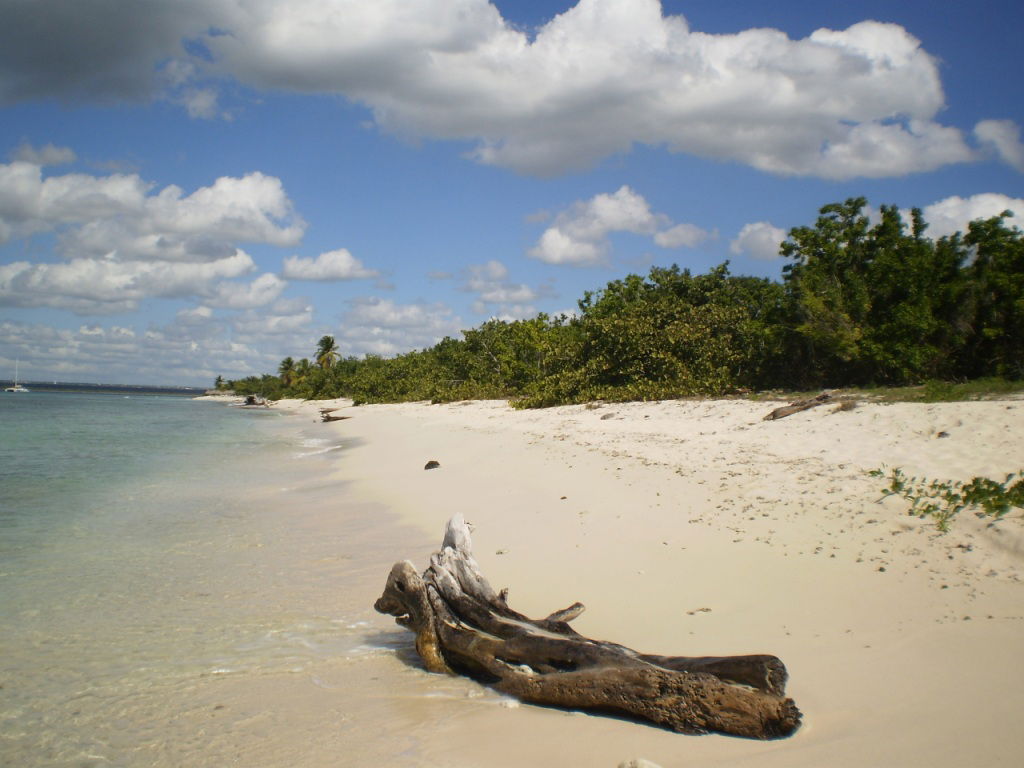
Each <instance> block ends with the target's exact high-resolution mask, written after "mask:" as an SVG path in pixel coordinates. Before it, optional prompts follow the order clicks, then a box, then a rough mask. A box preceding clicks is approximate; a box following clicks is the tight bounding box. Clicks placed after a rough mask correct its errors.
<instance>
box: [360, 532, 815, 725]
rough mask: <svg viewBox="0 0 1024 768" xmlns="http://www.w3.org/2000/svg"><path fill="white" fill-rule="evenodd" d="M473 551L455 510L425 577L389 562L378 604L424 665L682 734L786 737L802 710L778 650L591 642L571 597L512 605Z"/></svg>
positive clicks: (538, 699) (525, 696)
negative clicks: (532, 608) (535, 611)
mask: <svg viewBox="0 0 1024 768" xmlns="http://www.w3.org/2000/svg"><path fill="white" fill-rule="evenodd" d="M507 596H508V590H502V591H501V593H500V594H499V593H495V592H494V590H493V589H492V588H491V586H490V584H489V583H488V582H487V579H485V578H484V576H483V575H482V574H481V573H480V569H479V566H478V565H477V563H476V561H475V560H474V559H473V554H472V544H471V541H470V536H469V528H468V526H467V525H466V522H465V520H463V518H462V515H455V516H454V517H452V519H451V520H449V521H448V525H447V528H446V530H445V536H444V542H443V543H442V545H441V551H440V552H437V553H435V554H434V555H432V556H431V558H430V567H429V568H428V569H427V570H426V571H424V572H423V575H422V576H421V575H420V574H418V573H417V572H416V569H415V567H414V566H413V564H412V563H410V562H409V561H404V562H399V563H395V565H394V567H392V569H391V573H390V575H389V576H388V580H387V584H386V586H385V587H384V593H383V594H382V595H381V596H380V598H379V599H378V600H377V602H376V603H375V604H374V608H375V609H376V610H377V611H379V612H380V613H387V614H390V615H392V616H395V617H396V619H395V620H396V621H397V623H398V624H400V625H401V626H403V627H406V628H407V629H410V630H411V631H413V632H414V633H415V634H416V650H417V652H418V653H419V655H420V658H421V659H422V660H423V663H424V665H425V666H426V668H427V669H428V670H429V671H431V672H445V673H449V674H452V673H459V674H465V675H467V676H469V677H472V678H474V679H476V680H479V681H480V682H482V683H485V684H487V685H490V686H491V687H493V688H495V689H497V690H499V691H502V692H504V693H507V694H511V695H512V696H516V697H517V698H520V699H522V700H523V701H527V702H532V703H535V704H545V705H550V706H556V707H566V708H573V709H576V708H580V709H591V710H598V711H603V712H608V713H613V714H618V715H625V716H632V717H635V718H637V719H641V720H648V721H651V722H653V723H656V724H658V725H661V726H663V727H665V728H669V729H671V730H674V731H679V732H682V733H706V732H708V731H718V732H721V733H728V734H733V735H736V736H745V737H748V738H756V739H768V738H776V737H780V736H788V735H790V734H791V733H793V732H794V731H795V730H796V729H797V728H798V727H799V725H800V717H801V715H800V711H799V710H798V709H797V708H796V705H795V704H794V703H793V701H792V699H788V698H786V697H785V695H784V694H785V685H786V677H787V674H786V668H785V666H784V665H783V663H782V662H781V661H780V660H779V659H778V658H776V657H775V656H768V655H752V656H725V657H715V656H699V657H687V656H654V655H649V654H641V653H637V652H636V651H633V650H631V649H629V648H626V647H624V646H621V645H616V644H615V643H608V642H602V641H598V640H591V639H589V638H586V637H584V636H583V635H580V634H578V633H577V632H576V631H575V630H573V629H572V628H571V627H570V626H569V624H568V622H570V621H572V620H573V619H575V618H576V617H577V616H579V615H580V614H581V613H582V612H583V610H584V608H583V605H582V604H581V603H575V604H573V605H571V606H569V607H568V608H565V609H563V610H561V611H556V612H554V613H552V614H551V615H549V616H548V617H547V618H544V619H529V618H527V617H526V616H523V615H522V614H520V613H517V612H515V611H513V610H512V609H511V608H509V606H508V603H507V600H506V598H507Z"/></svg>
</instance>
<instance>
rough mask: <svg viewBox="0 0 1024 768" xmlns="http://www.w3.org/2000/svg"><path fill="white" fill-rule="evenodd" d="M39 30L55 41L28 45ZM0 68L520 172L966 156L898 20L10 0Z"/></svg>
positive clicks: (478, 6) (214, 1) (625, 3)
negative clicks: (795, 30)
mask: <svg viewBox="0 0 1024 768" xmlns="http://www.w3.org/2000/svg"><path fill="white" fill-rule="evenodd" d="M9 5H11V4H9ZM137 6H138V7H137ZM39 30H46V37H47V51H53V52H57V53H59V54H60V55H48V56H43V55H41V54H40V52H39V48H38V37H39V34H40V33H39ZM183 40H189V41H192V42H193V43H196V42H198V43H201V44H202V45H204V46H205V48H206V51H205V52H203V53H202V54H199V53H197V54H189V53H187V52H186V50H185V46H184V45H183V44H182V41H183ZM194 49H195V46H193V50H194ZM207 53H208V55H207ZM0 73H2V74H0V103H3V102H6V103H13V102H17V101H19V100H24V99H40V98H53V97H57V98H67V97H77V98H89V99H96V100H101V101H102V100H110V99H138V98H145V97H147V96H153V95H155V94H156V93H157V92H158V91H159V89H161V88H163V89H170V90H171V94H172V98H173V99H176V100H178V101H180V102H181V103H183V104H184V105H185V106H186V108H187V109H189V110H190V112H191V113H192V114H194V115H196V116H199V117H209V116H214V115H215V113H216V112H217V110H218V107H217V96H216V94H215V93H214V90H215V89H216V88H217V87H218V86H219V85H221V84H222V83H223V82H224V81H225V80H227V79H228V78H233V79H234V80H235V81H238V82H241V83H243V84H245V85H247V86H251V87H253V88H257V89H260V88H266V89H275V90H286V91H292V92H305V93H332V94H340V95H343V96H345V97H346V98H348V99H349V100H351V101H353V102H357V103H360V104H363V105H365V106H366V107H367V108H368V109H369V110H370V111H371V113H372V115H373V119H374V121H375V122H376V124H377V125H379V126H380V127H382V128H383V129H384V130H387V131H390V132H393V133H395V134H398V135H402V136H411V137H431V138H436V139H450V140H457V141H468V142H471V143H472V149H471V150H470V152H469V155H470V156H471V157H473V158H475V159H476V160H477V161H479V162H482V163H487V164H493V165H499V166H503V167H507V168H512V169H515V170H516V171H519V172H523V173H530V174H538V175H553V174H558V173H562V172H565V171H568V170H573V169H581V168H586V167H589V166H592V165H594V164H595V163H597V162H599V161H600V160H602V159H603V158H606V157H608V156H609V155H613V154H617V153H624V152H628V151H630V149H631V147H633V146H634V145H635V144H645V145H648V146H652V147H665V148H667V149H668V150H669V151H671V152H681V153H687V154H693V155H698V156H702V157H708V158H715V159H719V160H727V161H733V162H738V163H744V164H747V165H750V166H753V167H755V168H759V169H762V170H765V171H769V172H772V173H778V174H796V175H810V176H820V177H826V178H849V177H854V176H868V177H886V176H898V175H903V174H907V173H912V172H917V171H927V170H931V169H934V168H938V167H940V166H942V165H946V164H949V163H957V162H968V161H971V160H974V159H975V158H976V153H975V152H974V150H973V149H972V148H971V147H969V146H968V145H967V143H966V142H965V141H964V138H963V136H962V135H961V133H960V131H959V130H957V129H955V128H951V127H948V126H943V125H941V124H940V123H938V122H937V121H936V117H937V115H938V114H939V113H940V112H941V110H942V109H943V108H944V106H945V97H944V93H943V88H942V83H941V79H940V75H939V67H938V64H937V61H936V59H935V58H934V57H933V56H932V55H931V54H929V53H928V52H927V51H925V50H924V49H923V48H922V46H921V43H920V41H919V40H917V39H916V38H915V37H914V36H913V35H911V34H910V33H909V32H908V31H907V30H906V29H904V28H903V27H901V26H899V25H896V24H887V23H881V22H877V21H862V22H860V23H857V24H854V25H852V26H850V27H849V28H847V29H839V30H832V29H818V30H816V31H814V32H813V33H811V34H810V35H809V36H807V37H805V38H798V39H793V38H790V37H789V36H788V35H787V34H786V33H784V32H782V31H779V30H774V29H747V30H741V31H738V32H735V33H731V34H708V33H704V32H701V31H700V30H697V29H693V28H691V26H690V24H689V23H688V21H687V20H686V18H685V17H684V16H681V15H666V14H665V12H664V10H663V8H662V5H661V3H660V2H659V0H579V2H577V3H576V4H575V5H573V6H572V7H569V8H568V9H566V10H565V11H564V12H563V13H561V14H559V15H558V16H556V17H555V18H553V19H551V20H550V21H549V22H548V23H547V24H545V25H543V26H542V27H540V28H539V29H537V30H536V31H535V34H532V35H531V34H528V33H527V32H524V31H522V30H520V29H518V28H517V27H516V26H515V25H513V24H511V23H510V22H508V21H507V20H506V19H504V18H503V17H502V15H501V12H500V11H499V9H498V8H497V7H496V6H495V5H494V4H492V3H491V2H488V0H375V2H360V1H359V0H292V2H289V3H276V2H269V0H204V1H203V2H199V0H180V1H179V2H172V1H171V0H163V1H160V0H155V1H154V2H150V3H145V4H143V5H142V6H139V5H138V4H131V3H129V4H125V3H118V2H114V0H93V2H90V3H89V5H88V12H86V11H84V10H83V6H82V4H81V3H31V4H29V3H15V4H13V6H11V7H10V8H8V9H7V12H6V13H5V24H4V25H3V26H2V27H0ZM158 75H159V76H158ZM984 133H985V130H984V129H983V130H982V134H984ZM979 138H981V139H982V140H988V139H986V138H985V136H984V135H981V136H980V137H979ZM551 247H556V246H555V244H554V243H552V244H551Z"/></svg>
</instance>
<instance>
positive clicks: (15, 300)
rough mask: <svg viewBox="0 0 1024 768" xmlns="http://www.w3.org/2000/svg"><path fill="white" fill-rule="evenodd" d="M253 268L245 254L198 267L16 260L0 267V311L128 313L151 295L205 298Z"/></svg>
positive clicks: (162, 264) (193, 264)
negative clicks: (48, 309)
mask: <svg viewBox="0 0 1024 768" xmlns="http://www.w3.org/2000/svg"><path fill="white" fill-rule="evenodd" d="M254 267H255V265H254V264H253V261H252V257H250V256H249V254H247V253H245V252H244V251H236V252H235V253H234V254H233V255H231V256H229V257H227V258H224V259H218V260H216V261H209V262H202V263H195V262H185V263H173V262H160V261H116V260H110V259H91V258H85V259H73V260H71V261H68V262H63V263H57V264H49V263H44V264H33V263H30V262H27V261H15V262H12V263H10V264H5V265H0V307H3V306H7V307H54V308H58V309H67V310H70V311H72V312H75V313H77V314H82V315H89V314H97V315H102V314H113V313H117V312H129V311H133V310H135V309H137V308H138V306H139V302H141V301H142V300H143V299H146V298H149V297H157V298H187V297H193V296H199V295H204V294H206V293H208V292H209V290H210V285H211V284H214V283H216V282H218V281H221V280H225V279H231V278H236V277H240V276H242V275H245V274H247V273H248V272H251V271H252V270H253V269H254ZM275 279H276V278H275Z"/></svg>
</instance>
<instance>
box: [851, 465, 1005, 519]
mask: <svg viewBox="0 0 1024 768" xmlns="http://www.w3.org/2000/svg"><path fill="white" fill-rule="evenodd" d="M868 474H869V475H870V476H871V477H884V478H888V480H889V485H888V486H887V487H885V488H883V489H882V493H883V494H884V495H883V496H882V498H888V497H889V496H899V497H901V498H904V499H906V500H907V501H909V502H910V509H908V510H907V514H908V515H916V516H917V517H921V518H923V517H931V518H932V519H934V520H935V527H936V528H938V529H939V530H940V531H941V532H943V533H945V532H946V531H948V530H949V523H950V521H951V520H952V519H953V518H954V517H956V516H957V515H958V514H960V512H961V511H963V510H965V509H969V508H974V509H976V510H977V512H976V514H977V515H978V517H985V516H988V517H992V518H994V519H996V520H998V519H1000V518H1001V517H1003V515H1005V514H1006V513H1007V512H1009V511H1010V510H1011V509H1013V508H1014V507H1018V508H1024V470H1020V471H1018V472H1016V473H1011V474H1009V475H1007V476H1006V479H1005V480H1004V481H1003V482H1001V483H1000V482H998V481H996V480H992V479H991V478H988V477H976V478H974V479H973V480H971V481H969V482H963V481H961V480H929V479H928V478H926V477H922V478H917V477H907V476H906V475H905V474H904V472H903V470H902V469H900V468H899V467H893V468H892V469H889V470H887V469H886V468H885V467H884V466H882V467H880V468H878V469H873V470H871V471H870V472H869V473H868ZM1014 478H1017V481H1016V482H1014Z"/></svg>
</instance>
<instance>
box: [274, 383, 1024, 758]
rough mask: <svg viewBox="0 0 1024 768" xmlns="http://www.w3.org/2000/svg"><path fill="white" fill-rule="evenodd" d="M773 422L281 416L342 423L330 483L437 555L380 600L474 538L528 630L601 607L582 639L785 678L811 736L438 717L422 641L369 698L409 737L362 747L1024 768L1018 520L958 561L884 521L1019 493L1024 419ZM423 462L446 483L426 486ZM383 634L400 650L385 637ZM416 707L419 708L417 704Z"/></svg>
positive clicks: (755, 407)
mask: <svg viewBox="0 0 1024 768" xmlns="http://www.w3.org/2000/svg"><path fill="white" fill-rule="evenodd" d="M778 405H780V403H777V402H765V401H762V402H754V401H749V400H711V401H705V400H692V401H691V400H682V401H668V402H659V403H630V404H604V405H599V406H596V407H595V406H566V407H559V408H551V409H545V410H536V411H516V410H513V409H511V408H510V407H509V406H508V405H507V404H506V403H505V402H498V401H492V402H473V403H455V404H450V405H427V404H405V405H377V406H360V407H351V404H350V403H348V402H347V401H333V402H331V403H324V402H306V403H302V402H298V401H283V402H281V403H278V404H277V405H276V406H275V407H277V408H281V409H287V410H293V411H295V412H296V414H297V415H298V417H299V418H302V419H308V420H309V421H310V422H313V421H316V420H317V416H318V413H317V410H318V409H319V408H322V407H337V408H340V409H342V410H339V411H338V412H337V413H336V414H335V415H344V416H348V417H350V418H346V419H344V420H341V421H336V422H333V423H330V424H321V425H317V426H315V427H314V426H312V424H311V425H310V428H311V429H313V430H314V431H316V430H322V431H323V432H324V434H330V435H334V436H336V437H337V438H338V439H340V440H341V442H342V444H343V449H342V450H341V451H338V452H336V453H335V454H334V456H335V457H336V458H335V460H334V466H335V467H336V476H335V477H334V478H332V480H333V481H337V482H339V483H344V485H345V498H346V499H349V500H352V501H356V502H362V501H366V502H374V503H376V504H379V505H381V506H380V508H381V509H386V510H387V511H389V512H392V513H395V514H397V515H398V516H399V518H400V520H401V521H402V522H403V523H404V524H405V526H406V527H407V528H409V529H410V530H412V531H418V532H420V533H421V534H422V540H421V541H422V543H421V545H419V548H418V549H417V548H416V547H414V548H413V550H412V551H411V550H410V549H409V548H408V547H409V541H413V540H415V539H416V536H411V537H406V540H405V543H404V546H405V547H406V548H405V549H402V548H400V547H399V546H398V544H397V543H396V547H395V549H394V552H393V557H390V559H388V560H387V561H385V562H380V564H379V568H376V569H375V568H369V569H367V571H366V578H367V583H366V584H363V585H360V587H359V590H360V591H361V592H364V593H366V595H367V597H368V598H369V599H371V600H372V597H370V596H371V595H372V596H373V597H375V596H376V595H377V594H379V592H380V589H382V588H383V585H384V581H385V578H386V576H387V573H388V570H389V569H390V566H391V564H392V562H393V561H396V560H404V559H409V560H412V561H413V562H414V563H415V564H416V565H417V567H418V568H424V567H426V565H427V560H428V557H429V554H430V552H431V551H433V550H435V549H436V548H437V547H438V546H439V544H440V540H441V536H442V533H443V528H444V524H445V521H446V520H447V519H448V518H449V517H450V516H451V515H452V514H454V513H456V512H461V513H463V514H464V515H465V517H466V519H467V520H469V521H470V522H471V523H472V524H473V526H474V544H475V554H476V557H477V560H478V561H479V563H480V565H481V568H482V570H483V572H484V574H485V575H487V576H488V578H489V579H490V580H491V582H492V584H493V585H494V587H495V588H501V587H506V586H507V587H509V589H510V595H509V603H510V605H511V606H512V607H514V608H515V609H516V610H518V611H520V612H522V613H525V614H527V615H529V616H535V617H541V616H545V615H547V614H548V613H550V612H551V611H553V610H555V609H559V608H563V607H565V606H567V605H569V604H570V603H572V602H573V601H575V600H580V601H582V602H583V603H584V604H585V605H586V606H587V611H586V612H585V613H584V614H583V615H582V616H581V617H580V618H579V619H577V620H576V621H575V622H574V623H573V626H574V627H575V628H576V629H577V630H578V631H579V632H581V633H582V634H584V635H587V636H589V637H593V638H597V639H603V640H612V641H616V642H619V643H622V644H624V645H627V646H630V647H632V648H635V649H637V650H640V651H643V652H647V653H661V654H677V655H704V654H716V655H724V654H745V653H773V654H776V655H778V656H779V657H780V658H781V659H782V660H783V661H784V662H785V663H786V665H787V667H788V668H789V672H790V683H789V686H788V694H789V695H790V696H792V697H793V698H794V699H795V701H796V703H797V705H798V706H799V707H800V708H801V710H802V711H803V713H804V724H803V726H802V728H801V730H800V731H798V732H797V734H796V735H795V736H793V737H792V738H789V739H784V740H780V741H772V742H755V741H746V740H741V739H735V738H728V737H723V736H718V735H709V736H686V735H679V734H675V733H671V732H668V731H665V730H661V729H659V728H656V727H652V726H647V725H643V724H638V723H634V722H627V721H623V720H619V719H616V718H611V717H604V716H594V715H582V714H572V713H565V712H562V711H557V710H551V709H545V708H541V707H535V706H530V705H525V704H524V705H522V706H517V704H516V703H515V702H510V701H505V700H503V699H502V697H500V696H497V695H496V694H493V693H488V692H486V691H484V690H483V689H481V688H480V687H479V686H477V685H476V684H475V683H473V682H471V681H468V680H462V679H459V680H456V681H450V680H449V681H441V683H440V684H441V687H442V688H443V690H444V694H443V695H441V694H440V693H438V694H437V696H436V699H435V700H431V694H430V693H429V691H431V690H433V691H434V692H435V693H437V691H438V690H440V689H438V688H437V684H435V682H433V681H432V680H431V678H437V676H433V675H427V673H425V672H423V671H422V670H420V669H417V668H416V665H415V661H414V659H412V660H411V659H410V658H409V651H408V647H411V641H412V636H411V635H408V647H407V648H406V649H405V650H404V651H403V650H402V649H398V650H397V651H396V652H394V653H393V654H392V656H393V658H392V657H391V656H389V658H390V659H391V660H390V661H387V660H385V661H383V662H379V663H382V664H384V665H385V666H386V667H387V674H386V676H385V677H381V676H380V674H377V675H376V679H370V678H366V679H365V680H364V681H363V684H365V685H366V686H368V688H369V689H368V690H361V691H352V690H349V691H348V694H349V695H353V694H355V695H357V696H359V697H363V698H369V699H373V700H375V701H378V702H379V701H381V700H387V699H388V697H391V699H392V700H391V701H390V703H386V702H385V704H382V705H381V706H382V707H383V709H382V710H381V709H377V710H374V712H375V714H374V715H373V716H374V717H376V718H380V717H382V716H386V717H388V718H392V719H394V718H397V720H398V722H390V723H388V724H387V725H386V726H384V725H382V723H381V722H380V721H379V720H378V721H376V722H366V723H365V727H366V728H368V729H373V728H374V727H377V728H383V729H384V733H385V734H387V733H392V732H396V733H397V732H404V733H405V735H406V736H408V735H409V734H408V731H409V730H410V729H412V730H413V731H414V732H415V743H416V748H415V756H412V755H409V754H408V753H407V757H409V758H410V761H409V763H408V764H422V765H450V766H522V765H534V766H547V765H552V766H554V765H580V766H616V765H618V764H619V763H620V762H623V761H626V760H629V759H632V758H643V759H646V760H648V761H651V762H653V763H655V764H657V765H660V766H663V767H664V768H669V766H684V765H701V766H742V765H755V764H756V765H758V766H764V767H769V766H787V768H794V766H796V767H799V766H816V767H817V766H822V765H828V766H835V767H841V766H851V767H852V766H857V767H858V768H860V767H862V766H931V767H933V768H937V767H941V766H957V768H961V767H962V766H978V767H980V766H1016V765H1020V764H1021V763H1022V762H1024V731H1022V730H1021V729H1020V728H1019V727H1018V723H1017V721H1018V719H1019V712H1021V711H1022V710H1024V665H1021V664H1020V662H1019V655H1020V651H1021V649H1022V648H1024V583H1022V581H1021V579H1022V575H1024V520H1022V516H1021V514H1020V512H1019V511H1016V512H1013V513H1011V514H1010V515H1009V516H1007V517H1006V518H1004V519H1003V520H1001V521H1000V522H998V523H996V524H990V521H989V520H987V519H985V520H981V519H978V518H977V517H976V516H975V515H973V514H972V513H970V512H964V513H962V514H961V515H960V516H959V517H958V518H957V519H956V520H954V521H953V524H952V529H951V531H950V532H949V533H947V534H944V535H943V534H940V533H939V532H938V531H937V530H936V529H935V526H934V524H933V523H932V522H930V521H927V520H920V519H917V518H916V517H910V516H907V515H906V513H905V510H906V506H907V505H906V502H904V501H901V500H898V499H894V498H890V499H886V500H885V501H882V502H880V503H879V502H878V501H877V500H878V499H879V498H880V496H881V493H880V488H881V486H882V485H883V482H882V481H881V480H879V479H878V478H873V477H870V476H868V474H867V472H868V471H869V470H871V469H874V468H876V467H880V466H883V465H886V466H889V467H894V466H899V467H902V468H903V469H904V471H905V472H906V473H907V474H908V475H919V476H920V475H923V476H927V477H930V478H937V479H943V480H946V479H957V480H968V479H970V478H972V477H973V476H975V475H984V476H989V477H995V478H998V479H1000V480H1001V479H1002V478H1003V476H1004V475H1005V474H1006V473H1008V472H1013V471H1016V470H1018V469H1020V468H1022V467H1024V439H1022V437H1021V436H1022V435H1024V401H1019V400H999V401H986V402H964V403H938V404H909V403H898V404H881V403H862V404H860V405H859V406H858V407H856V408H854V409H852V410H839V409H838V408H837V406H835V405H825V406H822V407H818V408H814V409H812V410H808V411H804V412H801V413H798V414H795V415H793V416H790V417H788V418H785V419H782V420H778V421H764V420H763V417H764V416H765V414H767V413H768V412H769V411H770V410H772V409H773V408H774V407H777V406H778ZM428 460H436V461H438V462H439V463H440V467H439V468H438V469H435V470H431V471H424V464H425V463H426V462H427V461H428ZM320 524H322V525H323V526H324V527H325V530H327V529H328V528H329V526H330V520H329V516H328V518H327V519H324V520H323V521H322V522H321V523H320ZM320 524H318V526H319V525H320ZM374 583H376V588H374V587H373V584H374ZM371 623H372V624H373V626H374V627H375V628H378V627H379V629H380V631H381V632H387V631H390V630H391V629H395V630H397V629H398V628H395V627H394V626H393V624H392V620H391V618H390V617H387V616H377V615H376V614H374V616H373V618H372V619H371ZM378 661H379V660H378ZM389 665H390V666H389ZM378 672H379V670H378ZM375 686H380V687H381V688H383V690H381V689H380V688H376V689H375ZM396 686H397V688H398V689H397V690H396V689H394V688H395V687H396ZM431 686H434V687H433V688H431ZM425 691H426V692H427V693H424V692H425ZM460 696H461V697H462V699H463V700H460ZM417 697H419V698H417ZM479 697H483V699H482V700H483V701H486V702H488V703H498V704H501V706H481V705H480V704H479V703H475V704H474V703H473V702H474V699H477V698H479ZM407 698H408V699H416V704H415V706H413V705H409V706H406V705H405V704H400V703H398V702H401V701H406V699H407ZM410 707H412V708H410ZM353 717H355V718H356V719H357V720H358V717H359V715H353ZM367 717H369V715H367ZM366 738H368V739H372V738H373V737H372V736H366ZM381 738H390V737H388V736H386V735H385V736H382V737H381ZM358 754H367V755H370V754H372V755H380V754H382V753H381V752H380V751H379V750H378V749H370V748H367V750H366V751H365V752H362V753H361V752H359V750H358V749H356V751H355V752H353V753H351V755H358ZM325 757H326V756H325ZM338 759H339V762H337V763H335V764H345V765H348V764H351V765H356V764H361V763H360V760H359V759H358V758H356V757H353V758H352V760H351V761H350V762H346V760H345V758H344V757H340V758H338ZM362 764H365V763H362ZM402 764H406V763H405V762H403V763H402Z"/></svg>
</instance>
